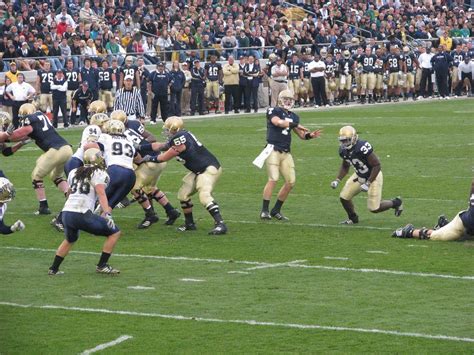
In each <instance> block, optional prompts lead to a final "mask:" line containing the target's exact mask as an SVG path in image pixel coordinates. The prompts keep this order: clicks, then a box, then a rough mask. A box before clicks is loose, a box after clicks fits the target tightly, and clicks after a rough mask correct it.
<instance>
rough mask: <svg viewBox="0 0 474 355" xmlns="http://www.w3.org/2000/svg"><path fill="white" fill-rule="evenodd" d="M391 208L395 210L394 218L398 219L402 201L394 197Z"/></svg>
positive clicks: (401, 210)
mask: <svg viewBox="0 0 474 355" xmlns="http://www.w3.org/2000/svg"><path fill="white" fill-rule="evenodd" d="M392 202H393V208H394V209H395V217H400V215H401V214H402V212H403V201H402V199H401V198H400V196H398V197H395V198H394V199H393V200H392Z"/></svg>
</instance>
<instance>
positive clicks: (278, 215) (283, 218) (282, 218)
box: [270, 212, 290, 222]
mask: <svg viewBox="0 0 474 355" xmlns="http://www.w3.org/2000/svg"><path fill="white" fill-rule="evenodd" d="M270 215H271V216H272V217H273V218H275V219H277V220H279V221H282V222H287V221H289V220H290V219H289V218H288V217H286V216H284V215H282V214H281V213H280V212H271V213H270Z"/></svg>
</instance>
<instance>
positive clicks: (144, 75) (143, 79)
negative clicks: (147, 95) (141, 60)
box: [137, 66, 151, 90]
mask: <svg viewBox="0 0 474 355" xmlns="http://www.w3.org/2000/svg"><path fill="white" fill-rule="evenodd" d="M137 71H138V76H139V77H140V89H141V90H146V89H147V82H148V78H149V77H150V75H151V73H150V71H149V70H148V69H147V68H145V66H143V67H141V68H138V69H137Z"/></svg>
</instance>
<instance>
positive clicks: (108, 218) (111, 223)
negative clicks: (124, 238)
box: [104, 213, 115, 229]
mask: <svg viewBox="0 0 474 355" xmlns="http://www.w3.org/2000/svg"><path fill="white" fill-rule="evenodd" d="M104 218H105V220H106V221H107V227H109V228H110V229H114V228H115V222H114V220H113V218H112V215H111V214H110V213H106V214H105V215H104Z"/></svg>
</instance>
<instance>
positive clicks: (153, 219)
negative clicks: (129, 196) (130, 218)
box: [137, 214, 159, 229]
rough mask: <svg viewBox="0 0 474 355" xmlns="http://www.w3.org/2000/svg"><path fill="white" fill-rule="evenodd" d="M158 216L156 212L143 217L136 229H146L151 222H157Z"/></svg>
mask: <svg viewBox="0 0 474 355" xmlns="http://www.w3.org/2000/svg"><path fill="white" fill-rule="evenodd" d="M158 220H159V218H158V216H157V215H156V214H154V215H150V216H145V219H144V220H143V221H142V222H141V223H140V224H139V225H138V226H137V228H138V229H146V228H148V227H150V226H151V225H152V224H153V223H156V222H158Z"/></svg>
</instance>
